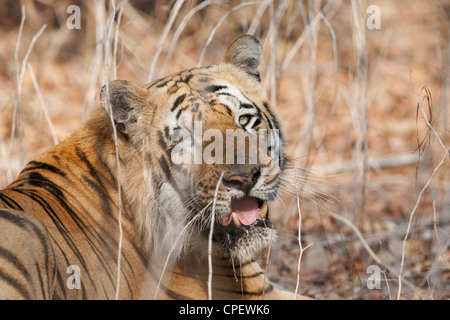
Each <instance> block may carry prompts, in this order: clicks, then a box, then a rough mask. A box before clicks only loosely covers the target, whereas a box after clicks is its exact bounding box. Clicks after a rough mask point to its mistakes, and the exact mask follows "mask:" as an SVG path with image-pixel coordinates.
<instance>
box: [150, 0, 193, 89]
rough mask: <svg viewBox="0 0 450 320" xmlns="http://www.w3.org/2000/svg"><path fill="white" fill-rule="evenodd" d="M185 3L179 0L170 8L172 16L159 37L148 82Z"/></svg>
mask: <svg viewBox="0 0 450 320" xmlns="http://www.w3.org/2000/svg"><path fill="white" fill-rule="evenodd" d="M183 4H184V0H177V2H176V3H175V4H174V6H173V8H172V10H170V16H169V20H168V21H167V23H166V25H165V26H164V30H163V32H162V34H161V36H160V37H159V42H158V46H157V48H156V53H155V56H154V57H153V61H152V65H151V66H150V71H149V74H148V77H147V83H148V82H150V81H151V80H152V79H153V73H154V72H155V68H156V63H157V62H158V59H159V56H160V55H161V52H162V50H163V46H164V41H166V38H167V36H168V35H169V31H170V29H172V25H173V23H174V22H175V18H176V17H177V15H178V12H179V11H180V9H181V7H182V6H183Z"/></svg>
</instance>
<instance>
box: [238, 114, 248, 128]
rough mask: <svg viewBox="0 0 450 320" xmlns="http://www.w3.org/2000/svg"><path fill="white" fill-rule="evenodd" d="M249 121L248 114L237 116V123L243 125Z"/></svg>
mask: <svg viewBox="0 0 450 320" xmlns="http://www.w3.org/2000/svg"><path fill="white" fill-rule="evenodd" d="M249 121H250V117H249V116H245V115H244V116H240V117H239V124H240V125H241V126H245V125H246V124H247V123H248V122H249Z"/></svg>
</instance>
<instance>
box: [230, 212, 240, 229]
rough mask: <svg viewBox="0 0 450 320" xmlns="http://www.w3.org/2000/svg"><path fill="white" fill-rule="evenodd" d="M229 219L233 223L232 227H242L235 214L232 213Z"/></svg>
mask: <svg viewBox="0 0 450 320" xmlns="http://www.w3.org/2000/svg"><path fill="white" fill-rule="evenodd" d="M231 217H232V218H233V222H234V225H235V226H236V228H240V227H242V223H241V221H239V218H238V217H237V214H236V212H232V213H231Z"/></svg>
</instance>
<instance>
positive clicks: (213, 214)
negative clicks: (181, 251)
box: [208, 172, 225, 300]
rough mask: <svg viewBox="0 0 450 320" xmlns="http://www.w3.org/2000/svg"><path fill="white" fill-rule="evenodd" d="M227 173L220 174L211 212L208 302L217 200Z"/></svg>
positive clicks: (210, 291) (210, 292) (210, 290)
mask: <svg viewBox="0 0 450 320" xmlns="http://www.w3.org/2000/svg"><path fill="white" fill-rule="evenodd" d="M224 174H225V172H222V173H221V174H220V177H219V180H218V181H217V185H216V191H215V192H214V201H213V206H212V211H211V224H210V226H209V228H210V229H209V237H208V270H209V273H208V300H211V299H212V275H213V270H212V236H213V232H214V218H215V211H216V199H217V193H218V192H219V187H220V183H221V182H222V178H223V175H224Z"/></svg>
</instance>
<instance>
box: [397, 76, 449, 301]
mask: <svg viewBox="0 0 450 320" xmlns="http://www.w3.org/2000/svg"><path fill="white" fill-rule="evenodd" d="M411 73H412V72H410V73H409V78H410V81H411V86H412V89H413V91H414V93H415V94H416V96H417V99H418V104H419V106H420V111H421V112H422V114H423V116H424V118H425V121H426V123H427V125H428V127H429V128H430V129H431V131H432V132H433V133H434V135H435V136H436V138H437V140H438V141H439V144H440V145H441V147H442V148H443V149H444V153H443V156H442V158H441V160H440V161H439V163H438V164H437V165H436V167H435V168H434V169H433V172H432V173H431V175H430V177H429V178H428V180H427V182H426V183H425V185H424V186H423V188H422V190H420V193H419V195H418V197H417V200H416V203H415V205H414V208H413V209H412V211H411V213H410V215H409V222H408V227H407V229H406V234H405V238H404V239H403V246H402V259H401V262H400V271H399V273H398V281H399V288H398V293H397V299H398V300H400V297H401V292H402V281H404V280H403V268H404V263H405V258H406V241H407V240H408V237H409V233H410V230H411V225H412V221H413V218H414V215H415V214H416V212H417V209H418V208H419V204H420V202H421V200H422V195H423V193H424V192H425V190H426V189H427V188H428V186H429V185H430V183H431V180H432V179H433V177H434V175H435V174H436V172H437V171H438V170H439V168H440V167H441V166H442V165H443V164H444V162H445V160H446V159H447V158H448V157H449V152H450V148H448V149H447V148H446V147H445V145H444V144H443V142H442V140H441V139H440V138H439V135H438V134H437V132H436V130H435V129H434V127H433V126H432V125H431V123H430V122H429V121H428V117H427V116H426V114H425V111H424V110H423V105H422V99H421V98H420V94H419V93H418V92H417V91H416V89H415V87H414V83H413V81H412V76H411Z"/></svg>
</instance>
